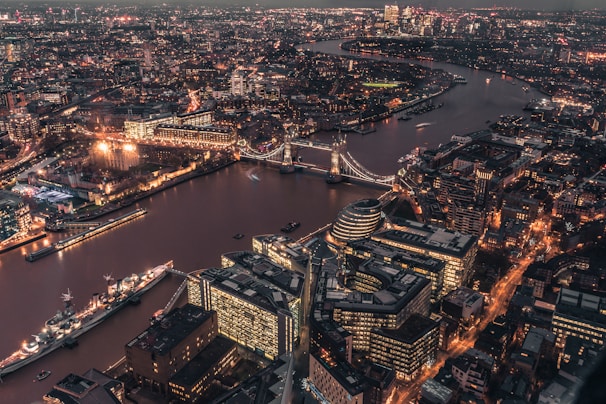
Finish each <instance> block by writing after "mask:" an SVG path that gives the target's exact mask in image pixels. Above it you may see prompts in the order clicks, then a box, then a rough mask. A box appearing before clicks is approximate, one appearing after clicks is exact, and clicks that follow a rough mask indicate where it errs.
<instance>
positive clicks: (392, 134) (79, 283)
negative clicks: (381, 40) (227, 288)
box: [0, 41, 540, 403]
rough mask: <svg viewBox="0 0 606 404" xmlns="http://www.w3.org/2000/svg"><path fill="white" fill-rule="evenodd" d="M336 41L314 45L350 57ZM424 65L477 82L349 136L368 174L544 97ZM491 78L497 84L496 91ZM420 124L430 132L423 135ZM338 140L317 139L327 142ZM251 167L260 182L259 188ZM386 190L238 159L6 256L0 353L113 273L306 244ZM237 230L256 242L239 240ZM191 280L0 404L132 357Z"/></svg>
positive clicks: (55, 360) (55, 361) (49, 361)
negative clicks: (124, 217)
mask: <svg viewBox="0 0 606 404" xmlns="http://www.w3.org/2000/svg"><path fill="white" fill-rule="evenodd" d="M338 43H339V41H328V42H321V43H314V44H309V45H305V47H306V48H311V49H312V50H316V51H322V52H326V53H340V54H346V52H343V51H341V50H340V49H339V47H338ZM425 65H426V66H429V67H433V68H442V69H445V70H448V71H450V72H452V73H455V74H459V75H462V76H464V77H466V78H467V80H468V84H466V85H460V86H457V87H456V88H454V89H452V90H451V91H449V92H448V93H446V94H444V95H441V96H440V97H438V98H437V99H436V101H435V102H438V103H439V102H443V103H444V106H443V107H442V108H440V109H437V110H434V111H432V112H429V113H426V114H424V115H420V116H416V117H415V118H414V119H412V120H410V121H398V120H397V119H396V118H395V117H392V118H390V119H387V120H385V121H384V122H380V123H376V124H374V125H375V128H376V132H373V133H370V134H368V135H361V134H355V133H352V134H350V135H348V137H347V145H348V150H349V152H350V153H351V154H352V155H353V156H354V157H355V158H356V159H357V160H358V161H359V162H360V163H362V164H363V165H364V166H365V167H367V168H368V169H369V170H370V171H373V172H375V173H377V174H384V175H391V174H394V173H395V172H396V170H397V168H398V164H397V160H398V158H400V157H401V156H403V155H405V154H407V153H408V152H409V151H410V150H412V149H413V148H414V147H417V146H430V147H431V146H437V145H438V144H440V143H445V142H447V141H449V140H450V137H451V136H452V135H453V134H465V133H468V132H471V131H475V130H479V129H484V128H486V127H487V124H486V120H490V121H495V120H497V119H498V117H499V115H502V114H517V115H521V114H522V113H523V112H522V108H523V107H524V106H525V104H526V103H527V102H528V101H529V100H530V99H531V98H538V97H540V94H538V93H537V92H535V91H534V90H530V91H529V92H528V93H525V92H524V91H522V89H521V86H522V82H519V81H517V85H512V84H510V82H511V79H509V78H501V76H500V75H494V74H492V73H489V72H482V71H476V70H472V69H468V68H464V67H460V66H453V65H449V64H444V63H428V64H425ZM487 77H490V78H492V81H491V82H490V83H489V84H487V83H486V78H487ZM420 122H431V123H432V125H430V126H427V127H425V128H423V129H416V128H415V125H416V124H418V123H420ZM334 135H335V133H327V134H318V135H316V137H317V138H320V139H321V140H324V141H327V140H330V138H331V137H332V136H334ZM306 153H307V154H309V155H310V156H309V157H310V158H312V159H316V160H324V164H322V165H325V166H328V165H329V156H328V154H326V153H325V154H318V153H322V152H317V153H312V152H311V151H310V152H306V151H303V152H302V154H303V156H304V158H307V157H306ZM312 154H313V155H312ZM251 171H254V172H255V175H256V177H257V178H258V179H259V180H258V181H255V180H251V177H250V173H251ZM383 192H384V191H383V190H381V189H377V188H371V187H365V186H362V185H352V184H346V183H342V184H337V185H329V184H326V183H325V182H324V179H323V178H322V177H320V176H317V175H309V174H305V173H295V174H290V175H280V174H279V173H278V171H277V170H275V169H273V168H268V167H264V166H261V165H256V164H253V163H237V164H235V165H232V166H230V167H228V168H226V169H223V170H221V171H219V172H216V173H213V174H210V175H207V176H204V177H199V178H196V179H193V180H190V181H187V182H185V183H183V184H181V185H178V186H175V187H173V188H171V189H168V190H165V191H163V192H161V193H158V194H156V195H154V196H152V197H150V198H148V199H145V200H143V201H142V202H140V203H138V204H137V205H136V206H133V207H130V208H127V209H125V210H124V211H122V212H116V213H115V214H114V216H117V215H120V214H123V213H126V212H128V211H130V210H132V209H135V208H136V207H142V208H145V209H147V210H148V214H147V215H145V216H143V217H142V218H139V219H136V220H134V221H133V222H130V223H128V224H126V225H123V226H120V227H118V228H116V229H113V230H110V231H108V232H106V233H104V234H101V235H99V236H96V237H94V238H93V239H91V240H88V241H85V242H83V243H81V244H79V245H76V246H74V247H71V248H69V249H66V250H64V251H62V252H60V253H58V254H54V255H51V256H48V257H45V258H42V259H40V260H38V261H36V262H33V263H30V262H27V261H25V259H24V255H25V254H26V253H28V252H31V251H32V250H34V249H38V248H40V247H42V246H44V245H45V243H49V242H54V241H57V240H59V239H61V238H64V237H65V236H66V235H64V234H49V237H47V238H46V239H43V240H39V241H37V242H35V243H33V244H30V245H28V246H25V247H22V248H19V249H16V250H14V251H11V252H9V253H5V254H3V255H2V256H0V296H1V300H0V302H1V304H0V357H1V358H4V357H6V356H8V355H9V354H10V353H12V352H14V351H15V350H16V349H18V347H19V345H20V344H21V342H23V341H24V340H27V339H29V338H30V336H31V335H32V334H36V333H38V332H39V330H40V329H41V327H42V326H43V324H44V321H45V320H47V319H48V318H50V317H52V315H53V314H54V313H55V312H56V311H57V310H58V309H59V308H61V306H62V302H61V299H60V298H61V293H64V292H66V291H67V290H68V288H69V290H70V291H71V292H72V294H73V296H74V305H75V306H76V308H81V307H82V306H84V305H86V304H87V303H88V301H89V299H90V296H91V295H92V294H93V293H95V292H99V291H102V290H103V289H104V288H105V281H104V280H103V277H102V276H103V275H104V274H112V276H113V277H114V278H123V277H126V276H128V275H130V274H131V273H140V272H143V271H144V270H146V269H150V268H153V267H154V266H156V265H159V264H162V263H164V262H166V261H168V260H174V263H175V268H176V269H179V270H181V271H183V272H191V271H194V270H197V269H201V268H206V267H210V266H218V265H219V264H220V255H221V253H224V252H228V251H234V250H243V249H251V238H250V237H251V236H253V235H256V234H265V233H276V232H279V229H280V227H282V226H284V225H285V224H286V223H288V222H290V221H293V220H296V221H299V222H301V227H300V228H299V229H297V230H296V231H295V232H294V233H293V234H292V236H293V237H294V238H299V237H302V236H304V235H306V234H308V233H309V232H312V231H314V230H315V229H317V228H319V227H321V226H323V225H325V224H326V223H328V222H332V221H333V220H334V218H335V217H336V215H337V213H338V212H339V210H340V209H341V208H343V207H344V206H345V205H346V204H348V203H350V202H352V201H354V200H357V199H361V198H368V197H376V196H378V195H380V194H381V193H383ZM107 218H108V217H105V218H103V220H107ZM236 233H243V234H245V235H246V237H244V238H243V239H241V240H236V239H234V238H233V235H234V234H236ZM181 281H182V279H181V278H180V277H178V276H177V275H171V276H168V277H167V278H166V279H164V280H162V281H161V282H160V283H159V284H158V285H157V286H156V287H154V288H153V289H152V290H150V291H148V292H147V293H146V294H145V295H143V297H142V299H141V304H140V305H139V306H128V307H126V308H124V309H123V310H121V311H120V312H118V313H117V314H115V315H114V316H112V317H110V318H109V319H107V320H106V321H105V322H103V323H102V324H100V325H98V326H97V327H96V328H94V329H92V330H91V331H89V332H88V333H87V334H85V335H83V336H81V337H80V338H78V341H79V346H78V347H76V348H75V349H73V350H67V349H59V350H57V351H55V352H53V353H51V354H50V355H48V356H46V357H44V358H42V359H40V360H38V361H36V362H34V363H32V364H30V365H27V366H25V367H23V368H21V369H19V370H18V371H17V372H15V373H13V374H10V375H8V376H6V377H5V378H4V381H3V383H0V402H2V403H31V402H41V401H42V396H43V395H44V393H46V392H48V391H49V390H50V389H51V387H52V385H53V384H54V383H55V382H56V381H58V380H59V379H60V378H62V377H64V376H65V375H67V374H68V373H70V372H74V373H83V372H84V371H86V370H87V369H89V368H91V367H94V368H97V369H100V370H105V369H107V368H108V367H109V366H110V365H111V364H113V363H115V362H116V361H117V360H118V359H120V358H121V357H122V356H123V355H124V345H125V343H127V342H128V341H129V340H130V339H132V338H134V337H135V336H136V335H138V334H139V333H140V332H141V331H142V330H143V329H145V328H146V327H147V326H148V325H149V318H150V316H151V315H152V313H153V312H154V311H156V310H158V309H160V308H163V307H164V306H165V305H166V303H167V302H168V300H169V299H170V297H171V296H172V295H173V293H174V292H175V291H176V289H177V287H178V286H179V284H180V283H181ZM41 369H49V370H51V371H52V374H51V376H50V377H48V378H47V379H46V380H44V381H42V382H35V383H34V382H32V380H34V379H35V376H36V374H37V373H38V372H40V370H41Z"/></svg>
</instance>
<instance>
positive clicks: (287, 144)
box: [280, 125, 297, 174]
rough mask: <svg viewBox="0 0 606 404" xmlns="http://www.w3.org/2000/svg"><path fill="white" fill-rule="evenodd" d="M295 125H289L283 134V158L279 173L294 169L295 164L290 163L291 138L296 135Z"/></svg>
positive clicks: (286, 172)
mask: <svg viewBox="0 0 606 404" xmlns="http://www.w3.org/2000/svg"><path fill="white" fill-rule="evenodd" d="M296 131H297V130H296V128H295V126H294V125H293V126H291V127H289V128H288V130H287V131H286V134H285V135H284V158H283V160H282V165H281V166H280V173H282V174H288V173H292V172H294V171H295V166H294V165H293V163H292V142H291V141H292V139H293V138H294V137H297V136H296Z"/></svg>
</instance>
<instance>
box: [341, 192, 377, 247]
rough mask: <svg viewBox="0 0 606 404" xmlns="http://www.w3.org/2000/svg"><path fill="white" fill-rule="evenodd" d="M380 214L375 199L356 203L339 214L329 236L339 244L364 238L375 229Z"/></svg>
mask: <svg viewBox="0 0 606 404" xmlns="http://www.w3.org/2000/svg"><path fill="white" fill-rule="evenodd" d="M382 214H383V212H382V210H381V202H380V201H378V200H377V199H363V200H360V201H356V202H354V203H351V204H349V205H347V206H346V207H345V208H343V210H341V212H339V214H338V215H337V220H335V222H334V224H333V226H332V229H331V230H330V234H331V235H332V236H333V237H334V238H335V239H336V240H337V241H341V242H345V241H350V240H358V239H363V238H366V237H368V236H370V235H371V234H372V233H373V232H374V231H375V230H376V229H377V226H378V225H379V223H380V221H381V219H382Z"/></svg>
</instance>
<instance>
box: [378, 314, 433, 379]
mask: <svg viewBox="0 0 606 404" xmlns="http://www.w3.org/2000/svg"><path fill="white" fill-rule="evenodd" d="M439 333H440V324H439V323H438V322H436V321H433V320H431V319H429V318H427V317H424V316H421V315H419V314H413V315H412V316H411V317H410V318H409V319H408V320H406V321H405V322H404V323H403V324H402V325H401V326H400V328H398V329H396V330H388V329H385V328H383V329H373V330H372V331H371V334H370V359H371V360H372V361H373V362H375V363H379V364H381V365H383V366H387V367H389V368H392V369H394V370H395V371H396V376H397V377H398V378H401V379H404V380H406V381H411V380H414V379H416V378H417V377H418V376H419V375H420V374H421V372H422V370H423V367H424V366H428V365H430V364H433V363H434V362H435V360H436V353H437V350H438V341H439Z"/></svg>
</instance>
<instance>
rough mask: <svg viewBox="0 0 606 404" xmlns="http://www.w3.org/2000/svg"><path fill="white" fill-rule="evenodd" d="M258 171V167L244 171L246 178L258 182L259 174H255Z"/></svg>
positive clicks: (259, 179)
mask: <svg viewBox="0 0 606 404" xmlns="http://www.w3.org/2000/svg"><path fill="white" fill-rule="evenodd" d="M258 172H259V169H258V168H256V167H255V168H251V169H250V170H248V171H246V177H248V179H249V180H251V181H254V182H259V181H261V178H259V176H258V175H257V173H258Z"/></svg>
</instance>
